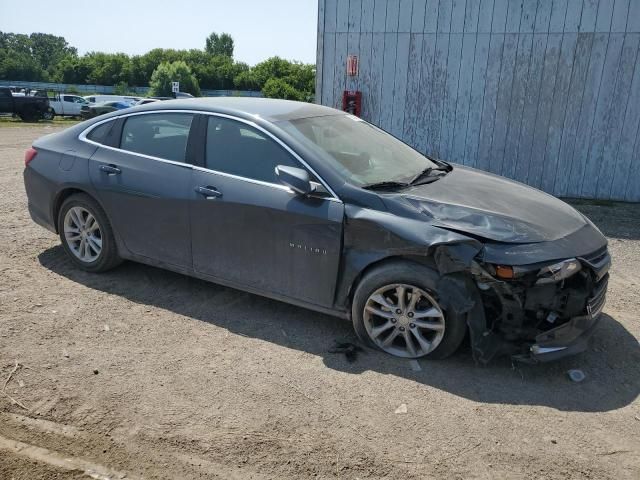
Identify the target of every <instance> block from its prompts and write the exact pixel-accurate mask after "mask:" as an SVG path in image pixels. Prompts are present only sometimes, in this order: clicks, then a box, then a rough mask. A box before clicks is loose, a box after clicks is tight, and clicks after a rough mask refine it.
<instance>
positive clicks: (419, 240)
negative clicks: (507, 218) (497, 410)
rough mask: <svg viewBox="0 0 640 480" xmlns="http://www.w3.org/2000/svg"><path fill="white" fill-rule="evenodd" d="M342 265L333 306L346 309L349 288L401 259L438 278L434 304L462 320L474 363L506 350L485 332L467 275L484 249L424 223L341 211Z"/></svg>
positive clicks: (361, 210) (353, 209) (481, 310)
mask: <svg viewBox="0 0 640 480" xmlns="http://www.w3.org/2000/svg"><path fill="white" fill-rule="evenodd" d="M345 217H346V218H345V232H344V245H343V250H344V254H343V257H342V258H343V263H342V265H341V268H340V272H341V274H340V278H341V279H340V284H339V288H338V292H344V293H342V294H341V296H339V297H338V298H336V303H337V304H338V305H343V306H346V305H347V304H348V299H349V297H348V296H349V295H350V294H351V293H352V292H351V286H352V285H354V282H355V280H356V278H357V277H358V275H360V274H361V272H362V271H363V270H364V269H365V268H366V267H367V266H369V265H372V264H374V263H377V262H379V261H381V260H384V259H386V258H393V257H402V258H408V259H412V260H415V261H417V262H420V263H423V264H425V265H427V266H429V267H431V268H433V269H435V270H437V271H438V273H439V274H440V281H439V285H438V295H439V300H440V301H441V302H442V306H443V308H444V309H445V310H453V311H455V312H456V313H457V314H461V315H466V318H467V324H468V326H469V331H470V337H471V345H472V351H473V357H474V359H475V360H476V361H478V362H481V363H486V362H488V361H490V360H491V359H492V358H493V357H494V356H495V355H497V354H500V353H503V352H505V350H506V349H507V348H510V347H509V345H508V344H507V343H506V342H504V341H503V340H502V339H500V337H498V336H497V335H495V334H493V333H492V332H489V331H488V329H487V322H486V318H485V314H484V308H483V305H482V299H481V297H480V294H479V292H478V287H477V286H476V284H475V282H474V281H473V277H472V273H473V271H474V269H475V268H476V266H477V265H478V264H477V263H476V262H475V260H474V259H475V258H476V256H477V255H478V254H479V253H480V252H481V251H482V249H483V245H482V243H480V242H479V241H478V240H476V239H473V238H469V237H467V236H464V235H462V234H459V233H457V232H453V231H450V230H446V229H444V228H438V227H435V226H431V225H428V224H425V222H424V219H412V218H406V217H399V216H396V215H393V214H389V213H385V212H380V211H377V210H371V209H367V208H361V207H356V206H352V205H347V206H346V207H345Z"/></svg>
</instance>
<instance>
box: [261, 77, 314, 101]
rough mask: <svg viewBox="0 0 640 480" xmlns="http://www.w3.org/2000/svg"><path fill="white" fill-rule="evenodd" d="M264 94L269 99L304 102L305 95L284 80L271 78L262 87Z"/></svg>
mask: <svg viewBox="0 0 640 480" xmlns="http://www.w3.org/2000/svg"><path fill="white" fill-rule="evenodd" d="M262 94H263V95H264V96H265V97H267V98H283V99H285V100H303V99H304V98H303V94H302V92H300V91H299V90H296V89H295V88H294V87H292V86H291V85H290V84H289V83H287V81H286V80H283V79H282V78H270V79H269V80H267V81H266V83H265V84H264V87H262Z"/></svg>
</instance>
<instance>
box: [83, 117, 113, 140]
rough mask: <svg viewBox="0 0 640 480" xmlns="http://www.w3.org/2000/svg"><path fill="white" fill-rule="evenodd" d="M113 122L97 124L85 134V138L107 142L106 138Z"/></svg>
mask: <svg viewBox="0 0 640 480" xmlns="http://www.w3.org/2000/svg"><path fill="white" fill-rule="evenodd" d="M113 124H114V122H106V123H103V124H102V125H98V126H97V127H96V128H94V129H93V130H91V131H90V132H89V133H88V134H87V139H89V140H91V141H93V142H98V143H102V144H105V143H106V142H107V138H108V137H109V133H111V129H112V128H113Z"/></svg>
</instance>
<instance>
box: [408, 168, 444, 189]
mask: <svg viewBox="0 0 640 480" xmlns="http://www.w3.org/2000/svg"><path fill="white" fill-rule="evenodd" d="M450 170H451V168H450V167H447V166H441V167H427V168H425V169H424V170H422V171H421V172H420V173H419V174H418V175H416V176H415V177H413V178H412V179H411V181H410V182H409V185H415V184H416V182H417V181H418V180H420V179H423V178H431V179H438V178H440V177H442V176H443V175H432V173H433V172H445V174H446V173H448V172H449V171H450Z"/></svg>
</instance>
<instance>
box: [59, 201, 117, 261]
mask: <svg viewBox="0 0 640 480" xmlns="http://www.w3.org/2000/svg"><path fill="white" fill-rule="evenodd" d="M58 232H59V234H60V240H61V241H62V245H63V247H64V249H65V251H66V252H67V254H68V255H69V257H70V258H71V260H72V261H73V262H74V263H75V264H76V265H77V266H78V267H80V268H81V269H83V270H86V271H88V272H104V271H106V270H109V269H111V268H113V267H115V266H116V265H118V264H119V263H120V262H121V260H120V257H119V256H118V251H117V247H116V241H115V238H114V235H113V231H112V229H111V224H110V223H109V220H108V218H107V216H106V214H105V213H104V210H102V207H100V205H99V204H98V202H96V201H95V200H94V199H93V198H91V197H90V196H88V195H86V194H76V195H71V196H70V197H69V198H67V199H66V200H65V201H64V202H63V203H62V206H61V207H60V214H59V216H58Z"/></svg>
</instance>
